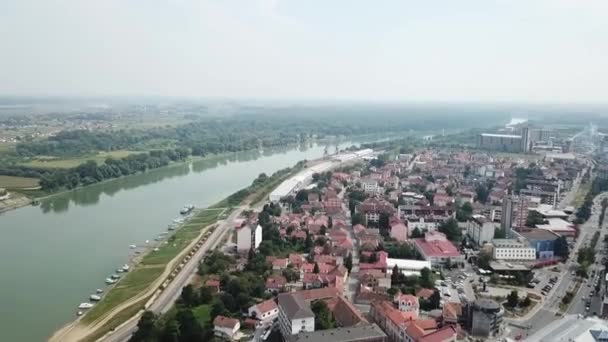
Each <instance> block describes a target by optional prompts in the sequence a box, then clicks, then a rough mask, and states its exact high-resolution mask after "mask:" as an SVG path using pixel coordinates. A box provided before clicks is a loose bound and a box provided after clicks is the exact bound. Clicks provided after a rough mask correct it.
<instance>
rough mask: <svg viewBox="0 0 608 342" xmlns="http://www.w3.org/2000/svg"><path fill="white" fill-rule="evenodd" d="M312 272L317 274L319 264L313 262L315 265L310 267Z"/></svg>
mask: <svg viewBox="0 0 608 342" xmlns="http://www.w3.org/2000/svg"><path fill="white" fill-rule="evenodd" d="M312 273H315V274H319V264H318V263H316V262H315V267H313V269H312Z"/></svg>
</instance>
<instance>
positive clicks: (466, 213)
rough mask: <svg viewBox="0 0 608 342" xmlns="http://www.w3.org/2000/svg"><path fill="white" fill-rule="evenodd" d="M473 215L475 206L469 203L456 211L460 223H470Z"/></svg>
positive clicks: (465, 203)
mask: <svg viewBox="0 0 608 342" xmlns="http://www.w3.org/2000/svg"><path fill="white" fill-rule="evenodd" d="M472 215H473V206H472V205H471V203H469V202H464V203H463V204H462V205H461V206H460V207H459V208H458V209H457V210H456V219H457V220H458V221H460V222H466V221H468V220H469V219H470V218H471V216H472Z"/></svg>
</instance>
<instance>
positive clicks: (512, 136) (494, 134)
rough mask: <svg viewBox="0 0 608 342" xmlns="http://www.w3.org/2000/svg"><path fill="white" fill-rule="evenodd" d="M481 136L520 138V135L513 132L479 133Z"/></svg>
mask: <svg viewBox="0 0 608 342" xmlns="http://www.w3.org/2000/svg"><path fill="white" fill-rule="evenodd" d="M481 136H482V137H490V138H509V139H521V135H513V134H496V133H481Z"/></svg>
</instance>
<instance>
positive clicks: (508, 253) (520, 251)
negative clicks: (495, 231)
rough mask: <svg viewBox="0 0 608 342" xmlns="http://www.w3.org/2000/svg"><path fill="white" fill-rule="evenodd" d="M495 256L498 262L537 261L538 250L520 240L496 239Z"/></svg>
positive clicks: (494, 243)
mask: <svg viewBox="0 0 608 342" xmlns="http://www.w3.org/2000/svg"><path fill="white" fill-rule="evenodd" d="M492 245H493V256H494V259H496V260H536V249H534V248H532V247H530V245H529V244H528V243H527V242H525V241H520V240H519V239H494V240H493V241H492Z"/></svg>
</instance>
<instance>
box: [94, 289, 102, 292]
mask: <svg viewBox="0 0 608 342" xmlns="http://www.w3.org/2000/svg"><path fill="white" fill-rule="evenodd" d="M95 292H97V293H103V290H102V289H97V290H96V291H95Z"/></svg>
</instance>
